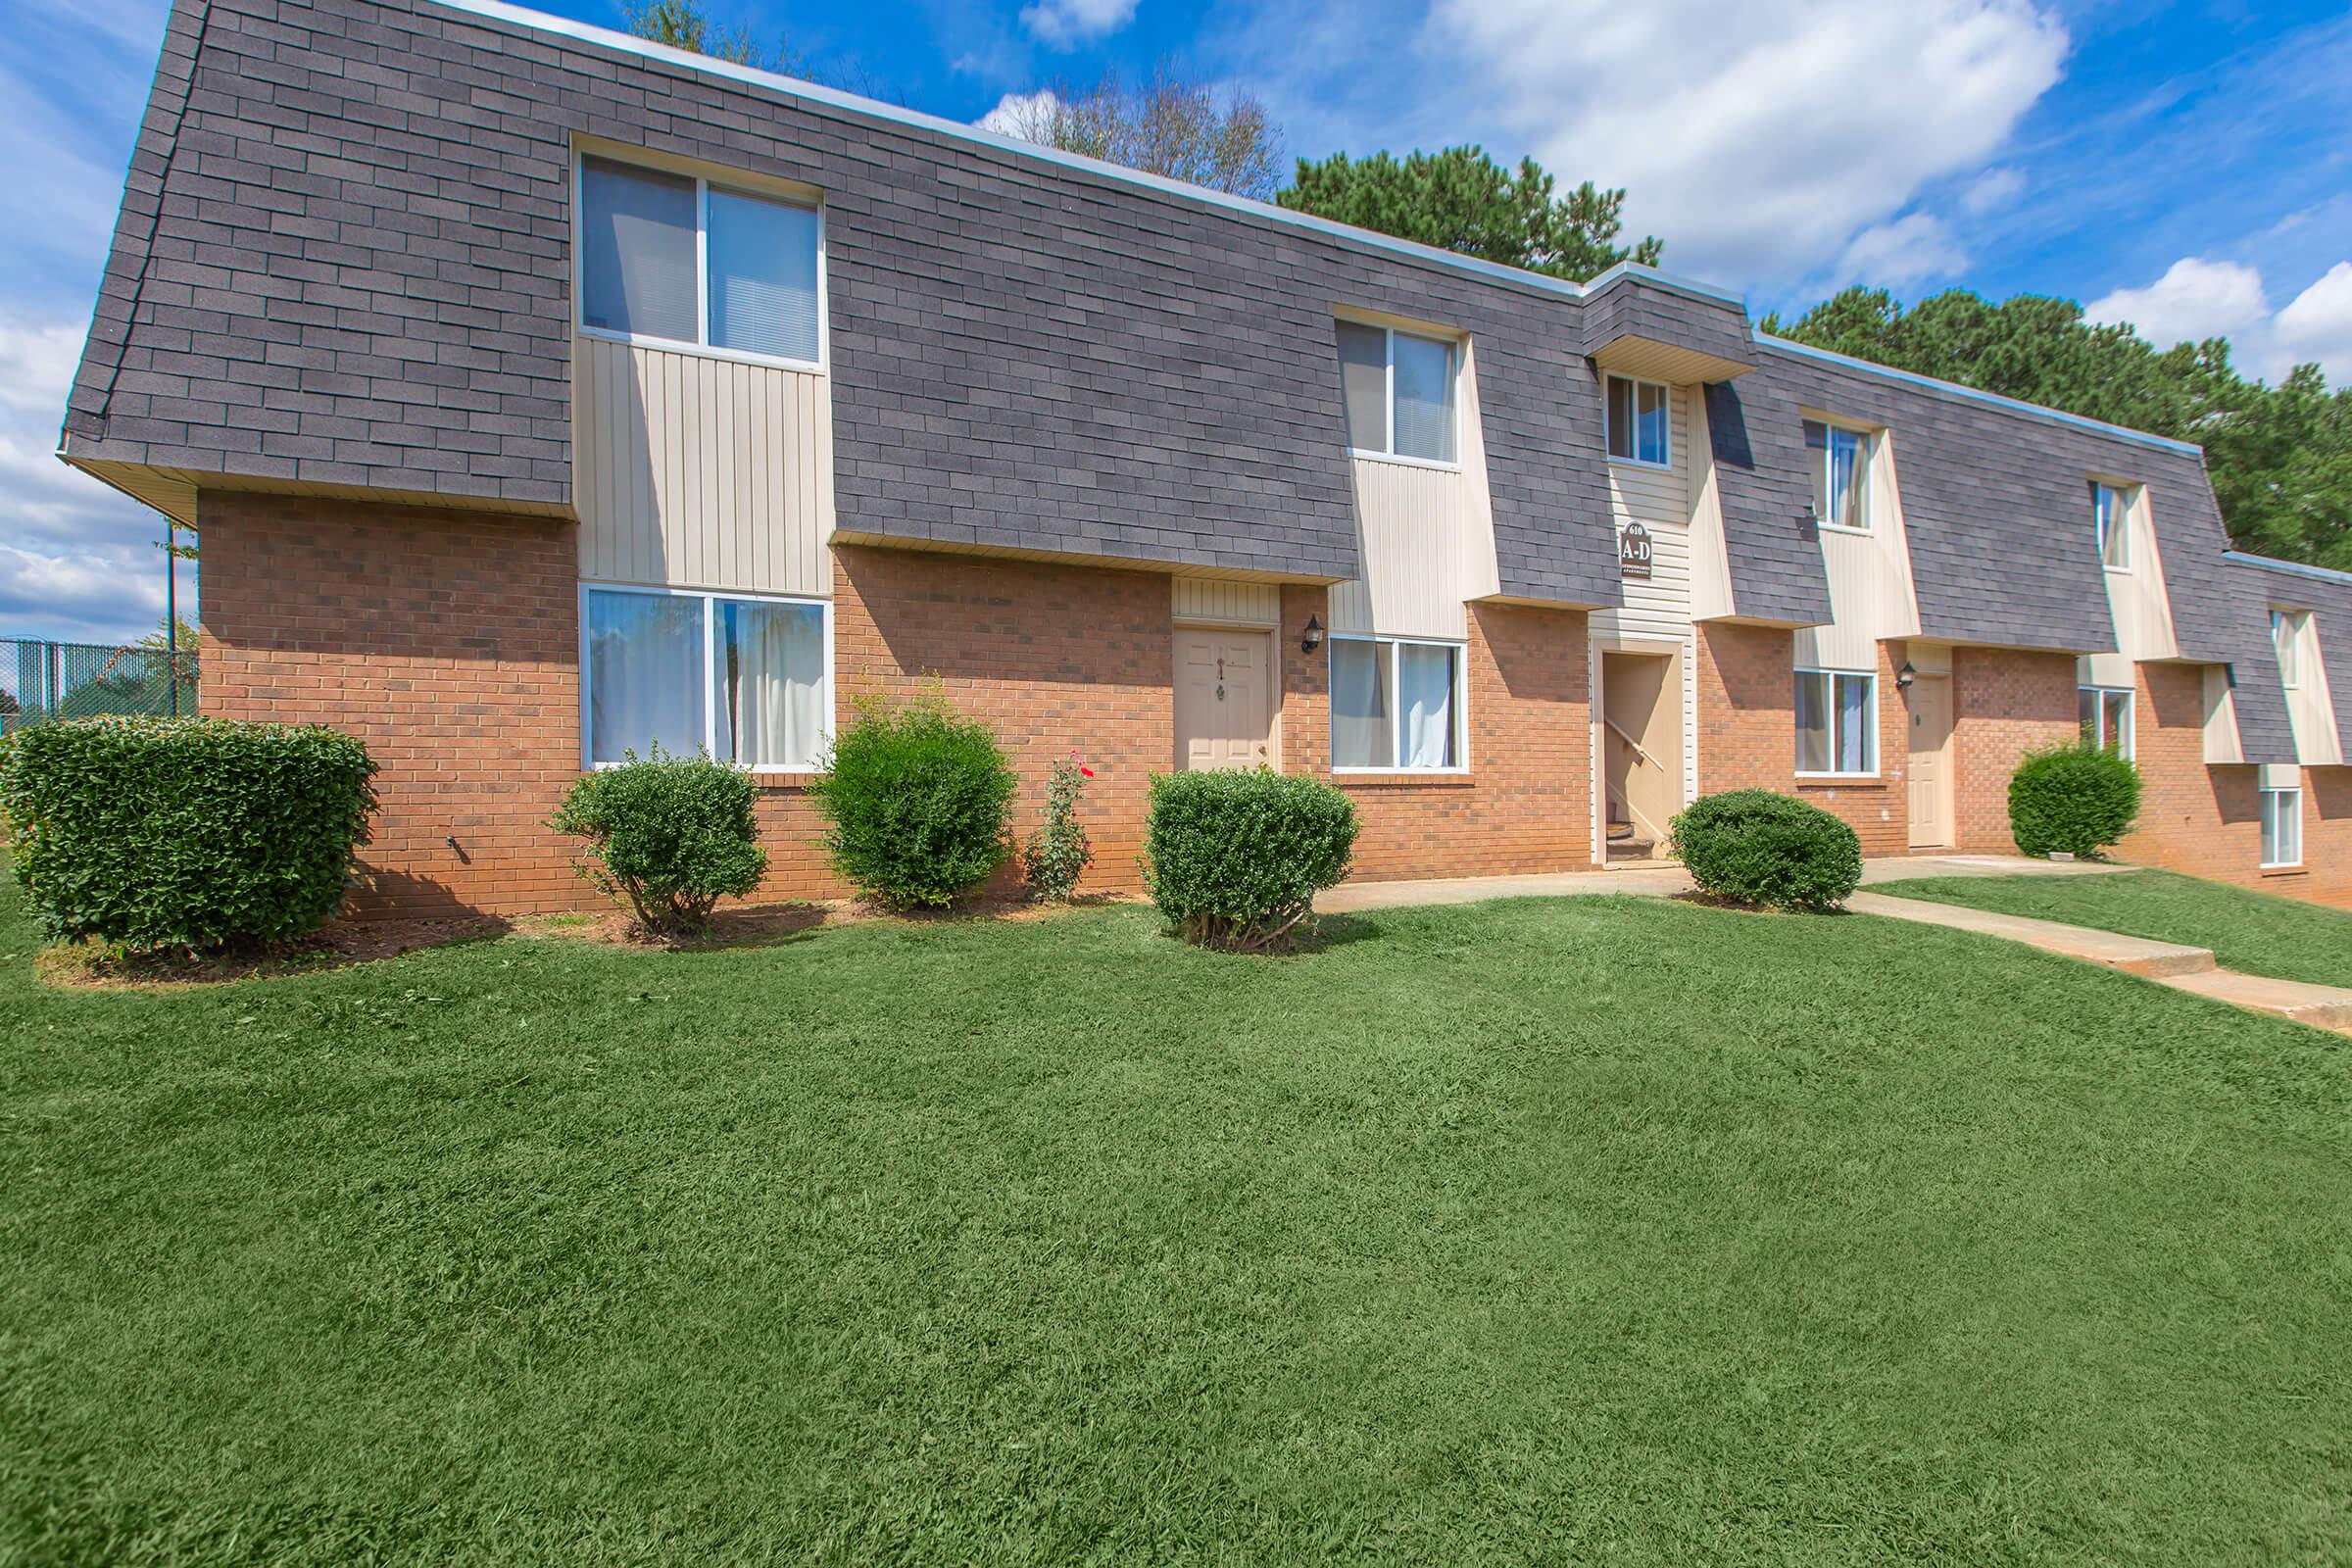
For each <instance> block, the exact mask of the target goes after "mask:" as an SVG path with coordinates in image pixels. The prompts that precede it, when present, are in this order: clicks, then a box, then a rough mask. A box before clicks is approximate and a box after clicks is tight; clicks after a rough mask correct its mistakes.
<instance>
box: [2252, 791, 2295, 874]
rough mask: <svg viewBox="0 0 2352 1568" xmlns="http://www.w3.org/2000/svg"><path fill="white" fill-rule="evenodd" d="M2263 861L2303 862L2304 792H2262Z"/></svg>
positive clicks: (2269, 863)
mask: <svg viewBox="0 0 2352 1568" xmlns="http://www.w3.org/2000/svg"><path fill="white" fill-rule="evenodd" d="M2262 863H2263V864H2264V865H2266V866H2269V865H2301V864H2302V863H2303V792H2302V791H2301V790H2264V791H2263V792H2262Z"/></svg>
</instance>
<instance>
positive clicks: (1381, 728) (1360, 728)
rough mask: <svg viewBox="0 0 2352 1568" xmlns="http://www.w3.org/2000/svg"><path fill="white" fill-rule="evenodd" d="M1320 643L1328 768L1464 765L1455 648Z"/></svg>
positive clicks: (1345, 640) (1393, 642)
mask: <svg viewBox="0 0 2352 1568" xmlns="http://www.w3.org/2000/svg"><path fill="white" fill-rule="evenodd" d="M1328 646H1329V647H1330V649H1331V765H1332V766H1333V767H1335V768H1402V769H1408V770H1416V771H1426V772H1442V771H1446V770H1448V769H1459V768H1461V767H1462V766H1463V765H1464V762H1463V757H1462V649H1461V645H1460V644H1459V643H1437V642H1412V641H1405V640H1402V639H1395V638H1386V637H1334V638H1332V639H1331V641H1330V643H1329V645H1328Z"/></svg>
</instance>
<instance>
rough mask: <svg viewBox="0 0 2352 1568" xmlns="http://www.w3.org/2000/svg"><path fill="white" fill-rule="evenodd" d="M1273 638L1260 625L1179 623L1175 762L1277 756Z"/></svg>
mask: <svg viewBox="0 0 2352 1568" xmlns="http://www.w3.org/2000/svg"><path fill="white" fill-rule="evenodd" d="M1273 656H1274V640H1273V637H1272V635H1271V634H1269V633H1267V632H1262V631H1209V630H1203V629H1200V628H1196V627H1190V626H1179V627H1177V628H1176V765H1177V766H1178V767H1180V768H1200V767H1255V766H1257V765H1258V764H1259V763H1260V762H1270V761H1272V760H1274V751H1273V740H1274V680H1273V673H1272V670H1271V669H1270V668H1269V666H1270V665H1271V664H1272V663H1273Z"/></svg>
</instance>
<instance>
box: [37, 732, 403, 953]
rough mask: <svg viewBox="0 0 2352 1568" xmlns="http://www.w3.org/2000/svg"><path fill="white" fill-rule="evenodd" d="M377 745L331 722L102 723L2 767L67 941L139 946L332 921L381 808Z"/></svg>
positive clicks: (267, 934)
mask: <svg viewBox="0 0 2352 1568" xmlns="http://www.w3.org/2000/svg"><path fill="white" fill-rule="evenodd" d="M374 776H375V763H374V762H373V761H372V760H369V758H368V748H367V747H366V746H364V745H362V744H361V743H360V742H359V741H357V740H355V739H354V738H352V737H351V736H349V735H345V734H342V733H340V732H339V731H336V730H332V729H328V728H326V727H325V726H324V725H319V724H305V725H299V726H296V725H286V724H253V723H244V722H239V721H236V720H232V719H225V718H126V717H110V718H89V719H73V720H70V721H67V722H64V723H57V724H39V725H35V726H33V727H31V728H29V729H25V730H21V731H19V732H18V733H17V734H16V735H15V736H14V737H13V738H12V739H11V741H10V743H9V745H8V748H7V751H6V757H5V760H4V761H0V810H5V811H6V812H7V815H8V821H9V828H10V832H11V834H12V836H13V838H14V841H15V848H16V860H17V880H18V881H19V882H20V883H22V884H23V885H24V887H25V893H26V894H27V895H28V896H29V897H30V900H31V903H32V908H33V914H34V916H35V918H36V919H38V920H39V922H40V926H41V929H42V930H43V931H44V932H46V933H47V934H48V935H49V936H50V937H51V938H53V939H60V940H78V939H81V938H87V937H95V938H98V939H99V940H101V941H105V942H111V943H116V944H119V945H120V946H122V947H123V948H125V949H128V950H130V951H132V952H141V953H149V952H154V951H156V950H158V949H165V948H204V949H210V948H219V947H221V946H223V945H225V944H230V943H250V942H262V941H275V940H280V939H283V938H287V937H299V936H304V935H307V934H308V933H310V932H312V931H314V930H317V929H318V928H319V925H320V924H321V923H323V922H324V921H325V920H326V918H327V917H328V916H329V915H332V914H333V913H334V912H335V911H336V910H337V909H338V908H340V907H341V906H342V903H343V893H344V888H345V887H346V885H347V884H348V882H349V879H350V871H351V855H352V851H353V849H354V848H356V847H357V846H359V845H362V844H365V843H367V842H368V816H369V815H370V814H371V813H372V812H373V811H374V810H375V787H374V785H373V783H372V782H371V781H372V779H373V778H374Z"/></svg>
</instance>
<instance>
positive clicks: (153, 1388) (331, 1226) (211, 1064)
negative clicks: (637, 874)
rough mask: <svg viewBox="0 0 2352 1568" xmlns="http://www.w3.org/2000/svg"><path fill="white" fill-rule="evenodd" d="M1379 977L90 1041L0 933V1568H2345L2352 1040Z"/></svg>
mask: <svg viewBox="0 0 2352 1568" xmlns="http://www.w3.org/2000/svg"><path fill="white" fill-rule="evenodd" d="M12 896H13V895H12ZM1332 936H1333V941H1332V944H1331V945H1330V946H1329V947H1328V948H1327V949H1326V950H1325V951H1323V952H1321V953H1318V954H1314V955H1310V956H1300V957H1295V958H1289V959H1281V960H1250V959H1240V958H1231V957H1225V956H1216V955H1210V954H1203V953H1199V952H1194V951H1191V950H1188V949H1185V948H1183V947H1180V946H1178V945H1177V944H1175V943H1173V942H1171V941H1169V940H1167V939H1166V938H1164V937H1161V936H1159V935H1158V934H1156V932H1155V930H1154V927H1153V923H1152V920H1151V919H1150V918H1149V917H1148V916H1147V915H1145V914H1144V913H1142V912H1141V911H1134V910H1109V911H1097V912H1087V913H1079V914H1074V915H1070V916H1066V917H1060V918H1054V919H1049V920H1044V921H1037V922H1029V923H1019V924H1005V923H977V922H975V923H970V924H945V925H924V926H907V925H898V924H870V925H863V926H857V927H851V928H846V929H839V930H824V931H818V932H815V933H811V934H808V935H804V936H802V937H799V938H797V939H795V940H792V941H789V942H785V943H783V944H781V945H778V946H775V947H771V948H765V949H760V950H751V951H733V952H702V953H691V954H644V953H632V952H622V951H615V950H612V949H607V948H599V947H594V946H590V945H586V944H580V943H572V942H564V941H557V940H538V941H526V940H519V939H509V940H504V941H498V942H490V943H483V944H479V945H475V946H470V947H464V948H453V949H444V950H441V951H437V952H431V953H426V954H421V955H416V956H410V957H407V958H403V959H398V960H393V961H389V962H385V963H382V964H378V965H374V966H369V967H364V968H359V969H353V970H346V971H342V972H338V973H331V974H319V975H311V976H302V977H297V978H292V979H286V980H276V981H269V982H261V983H248V984H244V985H238V986H232V987H221V988H217V989H211V990H203V991H183V992H178V993H172V994H162V993H152V992H151V993H123V992H114V993H90V992H78V993H60V992H55V991H49V990H44V989H40V988H37V987H35V986H34V985H33V984H32V983H31V982H30V981H29V979H28V977H27V960H28V956H29V953H30V950H31V947H32V938H31V935H30V933H29V931H28V929H27V928H26V926H25V923H24V922H23V920H22V917H21V914H20V913H19V912H18V910H17V909H16V907H14V905H13V904H12V905H10V906H9V907H8V908H7V909H6V910H4V911H0V954H5V955H7V956H6V957H5V958H4V959H0V976H4V977H5V978H4V979H0V1192H5V1195H6V1197H5V1200H0V1205H4V1206H0V1561H6V1562H9V1563H36V1562H37V1563H50V1562H59V1563H65V1562H75V1563H78V1562H90V1563H98V1562H104V1563H110V1564H123V1563H127V1564H139V1563H164V1562H173V1563H196V1562H203V1563H286V1564H291V1563H347V1562H367V1563H419V1562H432V1563H437V1564H438V1563H480V1564H533V1563H598V1564H603V1563H657V1562H659V1563H697V1564H702V1563H734V1562H769V1561H776V1562H827V1563H852V1562H856V1563H874V1562H893V1563H895V1562H914V1563H957V1564H999V1563H1042V1562H1056V1563H1060V1562H1073V1563H1104V1564H1109V1563H1119V1564H1125V1563H1151V1562H1185V1563H1225V1562H1231V1563H1276V1562H1320V1561H1333V1562H1396V1563H1449V1564H1450V1563H1470V1562H1496V1563H1516V1562H1543V1563H1556V1562H1569V1561H1575V1562H1625V1563H1666V1562H1676V1563H1680V1562H1708V1563H1780V1564H1808V1565H1810V1564H1842V1563H1860V1562H1887V1561H1904V1562H1937V1563H1953V1564H2002V1563H2028V1562H2032V1563H2043V1562H2065V1563H2084V1562H2129V1563H2158V1562H2162V1563H2272V1562H2309V1563H2321V1562H2332V1561H2342V1560H2344V1559H2345V1557H2346V1556H2347V1554H2352V1398H2348V1397H2347V1395H2348V1389H2347V1378H2348V1375H2352V1374H2348V1371H2347V1369H2348V1368H2352V1158H2348V1157H2347V1156H2348V1155H2352V1148H2348V1147H2347V1145H2348V1142H2352V1139H2348V1135H2347V1126H2348V1122H2347V1114H2346V1113H2347V1109H2348V1108H2352V1049H2348V1048H2347V1047H2346V1045H2345V1044H2344V1042H2342V1041H2340V1040H2337V1039H2335V1038H2333V1037H2331V1036H2327V1035H2322V1034H2319V1033H2316V1032H2314V1031H2310V1030H2306V1029H2302V1028H2299V1027H2296V1026H2293V1025H2290V1024H2285V1023H2281V1022H2277V1021H2273V1020H2267V1019H2262V1018H2257V1017H2253V1016H2250V1015H2244V1014H2240V1013H2237V1012H2234V1011H2232V1010H2229V1009H2227V1008H2224V1007H2220V1006H2215V1005H2206V1004H2204V1003H2201V1002H2198V1001H2196V1000H2194V999H2190V998H2184V997H2180V996H2176V995H2173V994H2171V993H2168V992H2165V991H2163V990H2160V989H2158V988H2156V987H2153V986H2149V985H2145V984H2142V983H2140V982H2137V981H2134V980H2132V979H2130V978H2128V977H2124V976H2120V975H2116V974H2111V973H2107V972H2104V971H2100V970H2095V969H2092V968H2089V967H2086V966H2082V965H2076V964H2071V963H2068V962H2066V961H2064V960H2061V959H2057V958H2052V957H2048V956H2042V955H2038V954H2035V953H2033V952H2029V951H2026V950H2023V949H2018V948H2015V947H2012V946H2008V945H2004V944H1999V943H1993V942H1988V941H1982V940H1979V939H1974V938H1970V937H1967V936H1963V935H1960V934H1957V933H1947V932H1940V931H1935V930H1930V929H1925V928H1920V927H1915V926H1907V925H1901V924H1897V923H1893V922H1887V921H1878V920H1872V919H1869V918H1866V917H1860V916H1855V917H1845V918H1835V917H1829V918H1819V917H1817V918H1797V917H1773V916H1754V915H1743V914H1737V913H1729V912H1720V911H1714V910H1708V909H1703V908H1697V907H1689V906H1684V905H1678V904H1672V903H1666V902H1659V901H1642V900H1616V899H1601V898H1583V899H1571V900H1559V901H1552V902H1514V903H1497V904H1491V905H1482V906H1474V907H1456V908H1447V909H1436V910H1421V911H1400V912H1392V913H1383V914H1380V915H1378V916H1368V917H1362V918H1358V919H1351V920H1348V921H1344V922H1335V924H1334V929H1333V932H1332Z"/></svg>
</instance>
